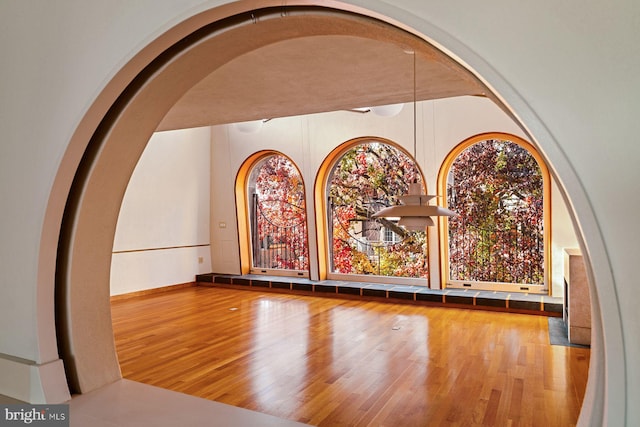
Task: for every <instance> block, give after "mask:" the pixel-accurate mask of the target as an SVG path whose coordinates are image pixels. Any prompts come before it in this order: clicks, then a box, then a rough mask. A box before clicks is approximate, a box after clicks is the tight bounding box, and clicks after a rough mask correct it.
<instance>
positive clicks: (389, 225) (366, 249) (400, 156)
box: [325, 139, 428, 281]
mask: <svg viewBox="0 0 640 427" xmlns="http://www.w3.org/2000/svg"><path fill="white" fill-rule="evenodd" d="M411 182H419V183H422V182H423V179H422V175H421V173H420V170H419V169H418V167H417V165H416V164H415V162H414V161H413V159H411V157H410V156H408V155H407V154H406V153H404V152H403V151H401V150H400V149H398V148H396V147H395V146H393V145H392V144H390V143H386V142H383V141H380V140H371V139H367V140H359V141H357V143H356V144H351V145H349V146H347V149H346V150H345V148H344V147H342V148H341V149H340V151H339V152H338V153H337V154H336V155H335V157H334V158H333V161H332V166H330V169H329V170H328V175H327V181H326V186H325V200H326V201H327V233H328V241H327V246H328V248H327V249H328V252H329V257H328V258H329V269H330V274H333V275H375V276H385V277H395V278H421V279H424V278H427V277H428V263H427V241H426V233H425V232H424V231H420V232H409V231H407V230H405V229H404V228H402V227H400V226H398V224H397V222H398V221H397V220H393V219H385V218H377V219H375V218H372V215H373V214H374V213H375V212H377V211H379V210H380V209H382V208H384V207H387V206H390V205H392V204H395V203H396V200H397V197H398V196H402V195H404V194H406V193H407V191H408V184H409V183H411ZM370 279H371V278H370V277H369V278H368V279H367V280H369V281H371V280H370ZM386 281H389V279H386Z"/></svg>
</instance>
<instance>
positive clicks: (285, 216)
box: [246, 153, 309, 275]
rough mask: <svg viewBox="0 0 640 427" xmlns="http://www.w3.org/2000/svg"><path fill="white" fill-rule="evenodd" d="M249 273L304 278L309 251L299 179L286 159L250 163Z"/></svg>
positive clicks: (274, 157)
mask: <svg viewBox="0 0 640 427" xmlns="http://www.w3.org/2000/svg"><path fill="white" fill-rule="evenodd" d="M246 191H247V192H246V197H247V204H246V206H247V210H248V214H249V215H248V216H249V240H250V250H251V272H252V273H270V274H278V272H281V273H282V272H286V271H289V272H290V273H292V274H297V273H300V274H297V275H307V274H308V270H309V249H308V244H307V214H306V207H305V192H304V185H303V182H302V177H301V176H300V172H299V171H298V169H297V168H296V167H295V166H294V164H293V163H292V162H291V161H290V160H289V159H288V158H287V157H285V156H283V155H281V154H278V153H269V154H266V155H263V156H262V157H259V158H258V159H257V161H255V162H254V163H253V165H252V166H251V169H250V173H249V175H248V179H247V181H246Z"/></svg>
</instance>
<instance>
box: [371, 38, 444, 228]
mask: <svg viewBox="0 0 640 427" xmlns="http://www.w3.org/2000/svg"><path fill="white" fill-rule="evenodd" d="M405 53H407V54H410V55H413V160H414V161H415V162H416V164H418V125H417V123H418V113H417V110H418V109H417V105H418V99H417V98H418V94H417V92H418V91H417V77H416V75H417V72H416V52H415V51H414V50H405ZM435 197H436V196H432V195H426V194H422V184H418V182H417V181H415V182H413V183H410V184H409V192H408V194H407V195H405V196H401V197H400V204H399V205H394V206H389V207H387V208H384V209H381V210H380V211H378V212H376V213H375V214H373V215H372V216H373V218H400V220H399V222H398V225H400V226H402V227H404V228H406V229H407V230H409V231H425V229H426V227H430V226H434V225H435V222H434V221H433V219H432V218H431V217H433V216H454V215H455V213H454V212H452V211H450V210H449V209H447V208H442V207H440V206H437V205H430V204H429V200H431V199H433V198H435Z"/></svg>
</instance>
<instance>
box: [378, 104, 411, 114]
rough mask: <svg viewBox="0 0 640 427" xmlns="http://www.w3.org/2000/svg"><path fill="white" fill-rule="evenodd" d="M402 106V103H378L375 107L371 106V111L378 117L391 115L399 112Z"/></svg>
mask: <svg viewBox="0 0 640 427" xmlns="http://www.w3.org/2000/svg"><path fill="white" fill-rule="evenodd" d="M402 107H404V104H389V105H378V106H375V107H371V108H370V109H371V112H372V113H373V114H375V115H376V116H380V117H393V116H396V115H398V114H400V111H402Z"/></svg>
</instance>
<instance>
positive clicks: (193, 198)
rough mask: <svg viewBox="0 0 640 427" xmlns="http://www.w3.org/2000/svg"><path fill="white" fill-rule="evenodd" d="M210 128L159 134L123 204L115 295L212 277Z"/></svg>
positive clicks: (114, 267) (117, 238)
mask: <svg viewBox="0 0 640 427" xmlns="http://www.w3.org/2000/svg"><path fill="white" fill-rule="evenodd" d="M210 140H211V131H210V128H208V127H205V128H197V129H186V130H177V131H167V132H158V133H155V134H154V135H153V137H152V138H151V140H150V141H149V143H148V144H147V146H146V148H145V150H144V152H143V153H142V156H141V157H140V160H139V161H138V164H137V165H136V169H135V170H134V172H133V175H132V176H131V180H130V181H129V184H128V186H127V191H126V193H125V195H124V198H123V200H122V207H121V208H120V214H119V216H118V225H117V228H116V234H115V238H114V243H113V252H114V253H113V256H112V259H111V295H118V294H124V293H128V292H135V291H140V290H145V289H152V288H158V287H161V286H168V285H175V284H180V283H187V282H193V281H194V278H195V275H196V274H199V273H209V272H211V261H210V259H211V256H210V248H209V199H210V194H211V191H210V186H209V176H210V173H209V171H210V162H209V155H210Z"/></svg>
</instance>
